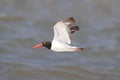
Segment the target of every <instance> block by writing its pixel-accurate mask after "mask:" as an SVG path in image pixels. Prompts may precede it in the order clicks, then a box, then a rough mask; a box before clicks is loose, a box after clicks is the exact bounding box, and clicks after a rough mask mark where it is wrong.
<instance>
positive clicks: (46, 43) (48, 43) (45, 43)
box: [42, 41, 51, 49]
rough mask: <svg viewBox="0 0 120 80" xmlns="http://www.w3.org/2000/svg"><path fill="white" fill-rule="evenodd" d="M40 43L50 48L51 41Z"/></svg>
mask: <svg viewBox="0 0 120 80" xmlns="http://www.w3.org/2000/svg"><path fill="white" fill-rule="evenodd" d="M42 44H43V46H44V47H46V48H48V49H51V42H50V41H43V42H42Z"/></svg>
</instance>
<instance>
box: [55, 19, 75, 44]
mask: <svg viewBox="0 0 120 80" xmlns="http://www.w3.org/2000/svg"><path fill="white" fill-rule="evenodd" d="M73 23H75V20H74V18H73V17H70V18H67V19H64V20H62V21H59V22H57V23H56V25H55V26H54V39H53V40H57V41H61V42H64V43H67V44H71V30H73V29H71V28H70V25H72V24H73Z"/></svg>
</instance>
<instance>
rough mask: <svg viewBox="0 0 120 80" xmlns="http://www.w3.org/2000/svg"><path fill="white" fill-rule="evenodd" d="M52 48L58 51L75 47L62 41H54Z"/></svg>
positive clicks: (70, 49) (71, 49)
mask: <svg viewBox="0 0 120 80" xmlns="http://www.w3.org/2000/svg"><path fill="white" fill-rule="evenodd" d="M51 50H53V51H57V52H65V51H74V49H73V47H72V46H70V45H68V44H66V43H64V42H60V41H55V40H54V41H52V47H51Z"/></svg>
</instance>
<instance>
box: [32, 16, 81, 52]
mask: <svg viewBox="0 0 120 80" xmlns="http://www.w3.org/2000/svg"><path fill="white" fill-rule="evenodd" d="M74 23H75V20H74V18H73V17H70V18H67V19H64V20H62V21H59V22H57V23H56V24H55V26H54V27H53V29H54V38H53V40H52V41H43V42H41V43H40V44H37V45H35V46H33V48H40V47H42V46H44V47H46V48H48V49H50V50H53V51H56V52H67V51H82V50H83V48H80V47H76V46H72V45H71V36H72V34H73V33H75V32H76V31H79V27H78V26H72V25H73V24H74Z"/></svg>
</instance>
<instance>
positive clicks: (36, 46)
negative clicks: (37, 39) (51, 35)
mask: <svg viewBox="0 0 120 80" xmlns="http://www.w3.org/2000/svg"><path fill="white" fill-rule="evenodd" d="M42 46H43V44H42V43H40V44H37V45H35V46H33V48H39V47H42Z"/></svg>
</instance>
